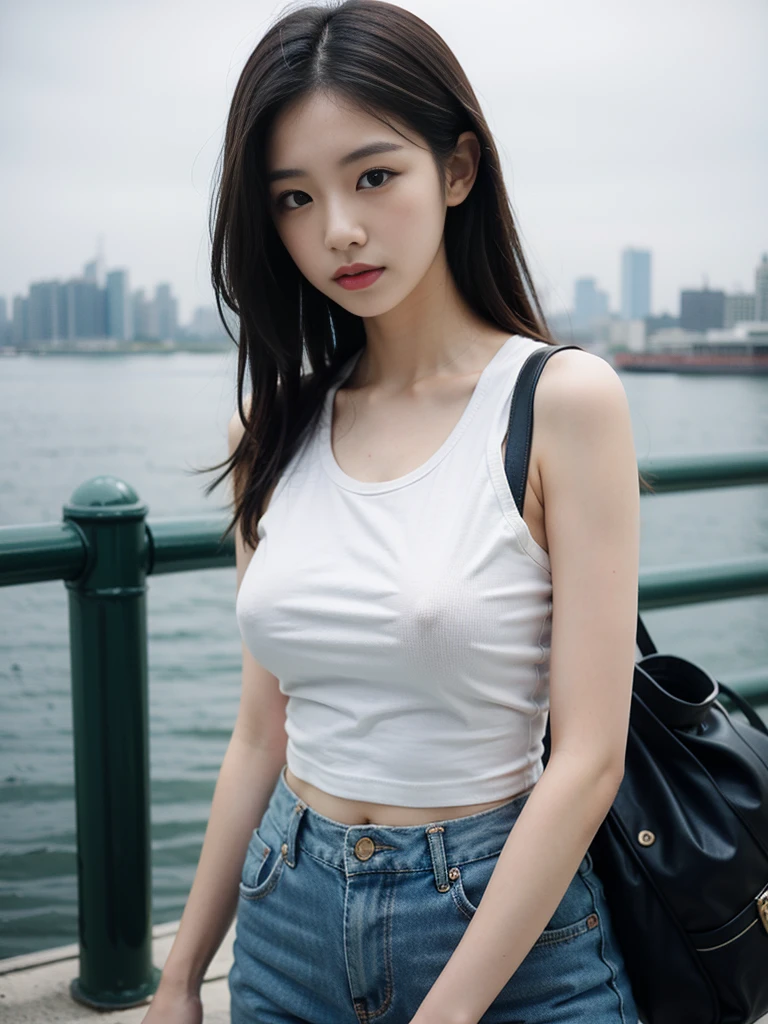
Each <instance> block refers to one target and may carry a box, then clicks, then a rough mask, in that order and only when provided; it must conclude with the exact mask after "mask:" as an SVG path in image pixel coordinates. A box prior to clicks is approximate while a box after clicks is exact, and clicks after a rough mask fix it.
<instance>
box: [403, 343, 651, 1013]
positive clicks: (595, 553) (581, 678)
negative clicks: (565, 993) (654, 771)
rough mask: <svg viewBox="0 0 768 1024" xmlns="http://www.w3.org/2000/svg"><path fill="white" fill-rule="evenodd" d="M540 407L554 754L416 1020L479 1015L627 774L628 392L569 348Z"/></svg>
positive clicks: (630, 599) (631, 494) (632, 527)
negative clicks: (549, 578) (549, 579)
mask: <svg viewBox="0 0 768 1024" xmlns="http://www.w3.org/2000/svg"><path fill="white" fill-rule="evenodd" d="M534 416H535V424H536V427H535V429H536V433H537V440H536V444H537V447H538V448H539V450H540V455H539V467H540V477H541V487H542V493H543V502H544V516H545V524H546V535H547V546H548V550H549V557H550V566H551V572H552V639H551V650H550V738H551V750H550V756H549V760H548V762H547V766H546V768H545V769H544V772H543V773H542V775H541V778H540V779H539V780H538V782H537V783H536V785H535V786H534V788H533V791H532V793H531V795H530V796H529V797H528V800H527V801H526V803H525V805H524V806H523V809H522V811H521V813H520V816H519V817H518V819H517V820H516V822H515V824H514V827H513V828H512V829H511V831H510V834H509V837H508V838H507V840H506V842H505V844H504V847H503V849H502V851H501V854H500V855H499V859H498V861H497V864H496V867H495V868H494V871H493V874H492V876H491V879H490V881H489V883H488V885H487V887H486V889H485V893H484V895H483V898H482V900H481V901H480V904H479V906H478V909H477V912H476V913H475V915H474V916H473V918H472V920H471V921H470V923H469V925H468V926H467V929H466V931H465V933H464V935H463V937H462V939H461V941H460V942H459V944H458V946H457V947H456V949H455V950H454V952H453V954H452V955H451V957H450V959H449V960H448V962H447V963H446V965H445V967H444V968H443V970H442V972H441V973H440V975H439V976H438V978H437V980H436V981H435V983H434V985H433V986H432V988H431V989H430V991H429V992H428V993H427V995H426V997H425V999H424V1001H423V1002H422V1004H421V1006H420V1007H419V1009H418V1011H417V1013H416V1015H415V1017H413V1018H412V1022H411V1024H477V1022H478V1021H479V1020H480V1018H481V1017H482V1016H483V1014H484V1013H485V1011H486V1010H487V1009H488V1007H489V1006H490V1005H491V1003H492V1002H493V1001H494V999H495V998H496V997H497V996H498V994H499V993H500V992H501V990H502V989H503V988H504V986H505V985H506V984H507V982H508V981H509V979H510V978H511V977H512V975H513V974H514V973H515V971H516V970H517V968H518V967H519V966H520V964H521V963H522V961H523V960H524V959H525V957H526V956H527V955H528V953H529V952H530V950H531V948H532V947H533V945H534V943H535V942H536V940H537V939H538V938H539V936H540V935H541V933H542V931H543V930H544V929H545V928H546V926H547V923H548V922H549V921H550V919H551V918H552V916H553V915H554V912H555V910H556V909H557V907H558V905H559V904H560V901H561V900H562V898H563V896H564V895H565V892H566V890H567V888H568V886H569V884H570V883H571V881H572V879H573V877H574V875H575V874H576V872H577V870H578V868H579V865H580V864H581V861H582V859H583V857H584V855H585V854H586V852H587V850H588V849H589V845H590V843H591V842H592V839H593V838H594V836H595V834H596V832H597V831H598V829H599V827H600V825H601V823H602V822H603V820H604V819H605V816H606V814H607V813H608V811H609V810H610V808H611V804H612V803H613V801H614V799H615V796H616V793H617V791H618V788H619V785H620V784H621V780H622V777H623V774H624V757H625V752H626V742H627V733H628V729H629V711H630V706H631V697H632V680H633V674H634V662H635V635H636V627H637V595H638V573H639V547H640V490H639V482H638V468H637V458H636V455H635V449H634V443H633V435H632V425H631V421H630V415H629V406H628V402H627V397H626V394H625V391H624V387H623V385H622V383H621V380H620V379H619V377H618V374H617V373H616V372H615V371H614V369H613V368H612V367H611V366H610V365H609V364H608V363H607V362H606V361H605V360H603V359H601V358H600V357H599V356H596V355H594V354H592V353H590V352H585V351H583V350H580V349H568V350H564V351H563V352H561V353H558V354H557V355H556V356H555V357H554V358H552V359H550V360H548V361H547V363H546V364H545V367H544V370H543V371H542V374H541V377H540V379H539V383H538V386H537V388H536V392H535V394H534Z"/></svg>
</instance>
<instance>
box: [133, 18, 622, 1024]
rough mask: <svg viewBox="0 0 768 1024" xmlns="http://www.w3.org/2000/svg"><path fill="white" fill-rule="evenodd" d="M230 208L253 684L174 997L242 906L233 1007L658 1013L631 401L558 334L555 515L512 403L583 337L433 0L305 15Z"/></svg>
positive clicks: (221, 276)
mask: <svg viewBox="0 0 768 1024" xmlns="http://www.w3.org/2000/svg"><path fill="white" fill-rule="evenodd" d="M217 200H218V201H217V205H216V211H215V228H214V232H213V280H214V284H215V287H216V290H217V295H218V296H219V297H220V305H219V309H220V311H222V303H224V304H226V305H227V306H228V307H229V308H230V309H232V310H234V311H235V312H236V313H237V314H238V316H239V330H240V336H239V369H238V411H237V413H236V414H235V416H234V417H233V420H232V423H231V426H230V457H229V459H228V460H227V465H228V469H227V471H226V473H224V474H223V476H221V477H219V479H218V480H216V481H215V483H214V484H213V485H211V486H212V487H213V486H215V485H216V484H217V483H219V482H220V480H222V479H223V478H224V476H226V475H227V473H229V472H230V471H232V473H233V481H234V491H233V493H234V505H235V516H234V519H233V523H232V524H231V525H230V529H232V528H234V529H235V537H236V553H237V603H236V613H237V621H238V624H239V627H240V630H241V634H242V638H243V674H242V696H241V703H240V709H239V713H238V716H237V721H236V723H235V726H234V730H233V734H232V738H231V741H230V744H229V747H228V749H227V753H226V756H225V758H224V762H223V764H222V768H221V774H220V777H219V780H218V783H217V786H216V791H215V795H214V799H213V805H212V808H211V816H210V822H209V825H208V829H207V831H206V836H205V841H204V844H203V849H202V853H201V856H200V863H199V866H198V870H197V873H196V877H195V881H194V884H193V886H192V889H191V892H190V895H189V899H188V902H187V906H186V908H185V911H184V915H183V917H182V920H181V923H180V927H179V930H178V933H177V936H176V939H175V942H174V944H173V948H172V950H171V952H170V955H169V957H168V959H167V963H166V965H165V969H164V972H163V978H162V982H161V985H160V988H159V989H158V992H157V994H156V995H155V997H154V1000H153V1004H152V1007H151V1009H150V1010H149V1012H148V1014H147V1016H146V1018H145V1020H146V1021H147V1022H151V1024H155V1022H158V1021H163V1022H192V1021H195V1022H198V1021H199V1020H200V1019H201V1008H200V998H199V993H200V986H201V981H202V977H203V974H204V972H205V970H206V968H207V966H208V964H209V963H210V961H211V959H212V957H213V955H214V953H215V952H216V950H217V948H218V947H219V945H220V943H221V941H222V939H223V937H224V935H225V933H226V932H227V930H228V928H229V927H230V925H231V923H232V921H233V918H234V917H235V914H236V940H235V944H234V964H233V966H232V969H231V971H230V974H229V987H230V993H231V1019H232V1021H233V1022H234V1024H245V1022H247V1021H249V1022H250V1021H252V1022H254V1024H256V1022H258V1024H301V1022H311V1024H356V1022H357V1024H368V1022H374V1021H375V1022H376V1024H379V1022H380V1024H388V1022H389V1024H437V1022H439V1024H477V1022H479V1021H481V1020H482V1021H483V1022H484V1024H512V1022H513V1021H515V1022H525V1024H636V1021H637V1010H636V1007H635V1003H634V1000H633V996H632V991H631V988H630V984H629V981H628V977H627V973H626V967H625V964H624V961H623V959H622V955H621V951H620V949H619V947H618V945H617V941H616V938H615V934H614V930H613V926H612V922H611V917H610V913H609V908H608V906H607V904H606V899H605V893H604V890H603V887H602V884H601V881H600V879H599V877H598V876H597V874H596V873H595V870H594V866H593V863H592V860H591V857H590V855H589V849H588V848H589V845H590V843H591V840H592V838H593V837H594V835H595V833H596V832H597V830H598V828H599V826H600V824H601V822H602V821H603V819H604V817H605V816H606V814H607V813H608V810H609V808H610V806H611V804H612V802H613V800H614V798H615V795H616V792H617V789H618V786H619V783H620V781H621V778H622V775H623V771H624V755H625V744H626V736H627V731H628V720H629V708H630V699H631V687H632V676H633V663H634V659H635V627H636V616H637V588H638V560H639V486H638V474H637V464H636V457H635V452H634V447H633V439H632V430H631V424H630V417H629V411H628V406H627V401H626V396H625V393H624V390H623V387H622V385H621V383H620V380H619V378H618V376H617V375H616V373H615V372H614V371H613V370H612V368H611V367H610V366H609V365H608V363H606V362H605V361H604V360H602V359H600V358H598V357H597V356H595V355H592V354H590V353H589V352H587V351H584V350H581V349H576V350H564V351H562V352H558V353H556V354H555V355H554V356H553V357H552V358H551V359H550V360H549V361H548V362H547V364H546V366H545V368H544V371H543V373H542V375H541V379H540V381H539V384H538V387H537V390H536V393H535V402H534V413H535V431H534V435H533V444H532V448H531V451H530V464H529V473H528V478H527V491H526V494H525V501H524V506H523V508H524V517H523V516H521V514H520V511H519V510H518V509H517V508H516V507H515V503H514V501H513V499H512V497H511V493H510V491H509V487H508V485H507V481H506V479H505V475H504V467H503V457H504V451H505V445H506V436H505V433H506V425H507V419H508V415H509V408H510V402H511V397H512V392H513V389H514V386H515V382H516V380H517V376H518V374H519V372H520V369H521V367H522V365H523V363H524V361H525V360H526V358H527V357H528V356H529V355H530V354H531V353H532V352H534V351H535V350H537V349H538V348H540V347H541V346H544V345H549V344H552V343H553V341H552V339H551V337H550V335H549V333H548V331H547V328H546V325H545V320H544V316H543V314H542V312H541V308H540V305H539V302H538V300H537V299H536V295H535V291H534V288H533V285H532V283H531V278H530V274H529V271H528V268H527V266H526V262H525V259H524V257H523V253H522V250H521V246H520V242H519V240H518V236H517V232H516V230H515V226H514V223H513V220H512V216H511V212H510V206H509V199H508V196H507V193H506V191H505V188H504V183H503V179H502V172H501V169H500V165H499V158H498V154H497V150H496V147H495V145H494V142H493V139H492V136H491V133H490V131H489V129H488V126H487V124H486V122H485V120H484V118H483V115H482V113H481V111H480V107H479V104H478V102H477V99H476V97H475V94H474V92H473V91H472V88H471V86H470V85H469V83H468V81H467V79H466V77H465V75H464V73H463V72H462V70H461V68H460V66H459V64H458V63H457V61H456V58H455V57H454V55H453V54H452V53H451V51H450V50H449V49H448V47H447V46H446V44H445V43H444V41H443V40H442V39H441V38H440V37H439V36H438V35H437V34H436V33H435V32H434V31H433V30H432V29H431V28H430V27H429V26H427V25H426V24H425V23H424V22H423V21H421V20H420V19H419V18H417V17H415V16H414V15H413V14H410V13H409V12H408V11H406V10H403V9H402V8H400V7H397V6H394V5H391V4H389V3H384V2H382V0H345V2H342V3H338V4H334V5H332V6H326V5H312V6H305V7H302V8H300V9H297V10H293V11H292V12H291V13H289V14H287V15H285V16H284V17H282V18H281V19H280V20H279V21H278V22H277V23H276V24H274V25H273V26H272V27H271V28H270V29H269V31H268V32H267V33H266V35H265V36H264V38H263V39H262V40H261V41H260V42H259V44H258V45H257V47H256V49H255V50H254V52H253V53H252V55H251V56H250V58H249V60H248V62H247V64H246V66H245V68H244V70H243V72H242V75H241V76H240V80H239V82H238V84H237V87H236V90H235V94H234V98H233V100H232V106H231V110H230V114H229V119H228V123H227V129H226V138H225V144H224V154H223V166H222V173H221V181H220V187H219V192H218V196H217ZM246 370H247V371H248V384H247V386H246V383H245V377H246ZM246 391H247V394H246V393H245V392H246ZM220 465H224V463H222V464H220ZM215 468H219V467H215ZM548 714H550V715H551V754H550V757H549V760H548V763H547V766H546V768H545V769H542V758H541V755H542V753H543V744H542V737H543V735H544V732H545V728H546V723H547V715H548Z"/></svg>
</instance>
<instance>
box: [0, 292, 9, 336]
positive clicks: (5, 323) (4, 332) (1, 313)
mask: <svg viewBox="0 0 768 1024" xmlns="http://www.w3.org/2000/svg"><path fill="white" fill-rule="evenodd" d="M10 343H11V322H10V320H9V319H8V303H7V302H6V301H5V297H4V296H2V295H0V345H10Z"/></svg>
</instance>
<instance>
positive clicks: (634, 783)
mask: <svg viewBox="0 0 768 1024" xmlns="http://www.w3.org/2000/svg"><path fill="white" fill-rule="evenodd" d="M579 347H580V346H578V345H552V346H548V347H547V348H541V349H538V350H537V351H535V352H534V353H532V355H531V356H529V358H528V359H527V360H526V361H525V363H524V365H523V367H522V370H521V372H520V376H519V378H518V381H517V384H516V386H515V390H514V394H513V397H512V405H511V409H510V416H509V436H508V441H507V451H506V455H505V463H504V468H505V471H506V475H507V480H508V481H509V485H510V488H511V490H512V495H513V497H514V499H515V503H516V505H517V508H518V509H519V511H520V514H521V515H522V511H523V498H524V495H525V484H526V478H527V475H528V460H529V455H530V446H531V437H532V431H533V395H534V390H535V388H536V383H537V381H538V379H539V376H540V374H541V371H542V369H543V367H544V364H545V362H546V361H547V359H549V358H550V357H551V356H552V355H553V354H554V353H555V352H558V351H560V350H561V349H564V348H579ZM637 644H638V647H639V648H640V652H641V655H642V657H641V658H640V659H639V661H636V663H635V669H634V679H633V691H632V705H631V711H630V721H629V733H628V737H627V750H626V759H625V771H624V777H623V780H622V782H621V786H620V788H619V791H618V794H617V796H616V799H615V800H614V803H613V805H612V806H611V809H610V810H609V812H608V815H607V817H606V818H605V819H604V821H603V822H602V824H601V826H600V828H599V830H598V832H597V834H596V835H595V838H594V839H593V841H592V844H591V846H590V854H591V856H592V860H593V863H594V866H595V870H596V872H597V874H598V876H599V877H600V879H601V881H602V883H603V887H604V889H605V894H606V897H607V900H608V903H609V906H610V909H611V914H612V919H613V922H614V924H615V931H616V936H617V939H618V941H619V945H620V946H621V950H622V953H623V955H624V959H625V963H626V966H627V971H628V974H629V977H630V981H631V984H632V990H633V993H634V995H635V1000H636V1002H637V1006H638V1010H639V1012H640V1014H641V1018H642V1020H643V1022H644V1024H752V1022H754V1021H756V1020H757V1019H758V1018H759V1017H760V1016H762V1015H763V1014H765V1013H768V728H766V725H765V723H764V722H763V721H762V719H761V718H760V716H759V715H758V714H757V712H756V711H755V710H754V709H753V708H752V707H751V705H750V704H748V703H747V702H746V701H745V700H744V699H743V698H742V697H741V696H740V695H739V694H738V693H736V692H734V691H733V690H732V689H730V688H729V687H728V686H725V685H724V684H723V683H718V682H717V681H716V680H715V679H714V678H713V677H712V676H711V675H710V674H709V673H708V672H707V671H705V670H704V669H702V668H700V667H699V666H698V665H694V664H693V662H690V661H687V660H686V659H685V658H680V657H677V656H676V655H673V654H659V653H658V651H657V650H656V647H655V646H654V644H653V641H652V640H651V638H650V636H649V635H648V632H647V630H646V629H645V626H644V625H643V622H642V620H641V619H640V616H638V619H637ZM720 691H722V692H723V693H724V694H725V695H726V696H727V697H728V698H729V699H730V700H731V701H732V702H733V704H734V705H735V706H736V707H737V708H739V709H740V710H741V711H742V712H743V713H744V715H745V716H746V718H747V722H746V723H742V722H741V721H737V720H735V719H734V718H732V717H731V716H730V715H729V713H728V712H727V711H726V709H725V708H724V707H723V705H722V704H721V703H720V702H719V701H718V700H717V697H718V694H719V693H720ZM549 753H550V729H549V722H547V730H546V734H545V737H544V757H543V760H544V764H546V763H547V760H548V758H549Z"/></svg>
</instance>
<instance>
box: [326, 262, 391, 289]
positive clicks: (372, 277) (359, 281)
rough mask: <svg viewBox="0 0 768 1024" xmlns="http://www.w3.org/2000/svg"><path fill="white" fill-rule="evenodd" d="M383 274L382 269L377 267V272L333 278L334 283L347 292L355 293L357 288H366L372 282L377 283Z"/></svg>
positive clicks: (366, 271) (368, 271) (363, 272)
mask: <svg viewBox="0 0 768 1024" xmlns="http://www.w3.org/2000/svg"><path fill="white" fill-rule="evenodd" d="M383 273H384V267H379V268H378V270H363V271H362V272H361V273H360V274H343V275H342V276H341V277H337V278H335V281H336V283H337V284H340V285H341V287H342V288H346V289H347V291H357V290H358V289H359V288H367V287H368V285H370V284H373V282H374V281H378V279H379V278H380V277H381V275H382V274H383Z"/></svg>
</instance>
